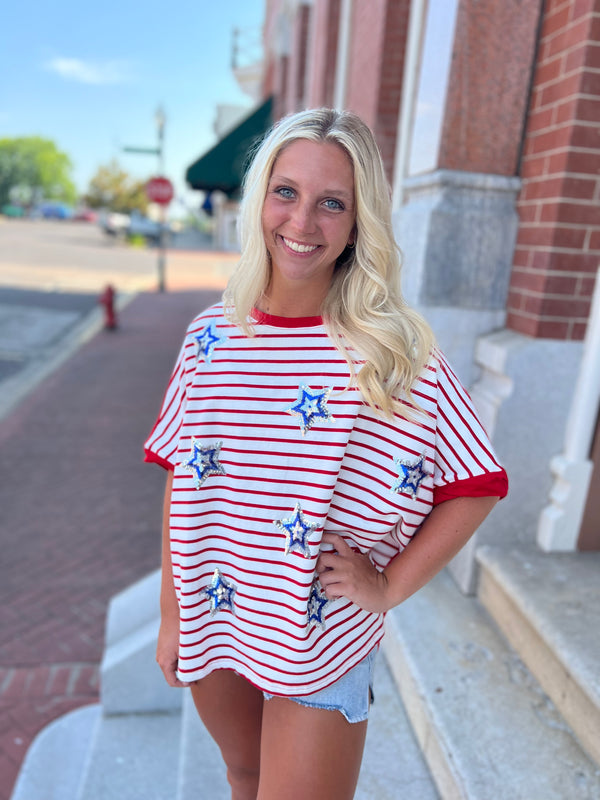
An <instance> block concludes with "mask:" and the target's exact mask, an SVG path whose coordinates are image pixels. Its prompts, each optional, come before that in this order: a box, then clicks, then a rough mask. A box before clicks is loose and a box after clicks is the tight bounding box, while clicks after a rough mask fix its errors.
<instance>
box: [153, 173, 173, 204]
mask: <svg viewBox="0 0 600 800" xmlns="http://www.w3.org/2000/svg"><path fill="white" fill-rule="evenodd" d="M173 194H174V192H173V184H172V183H171V181H170V180H169V179H168V178H163V177H160V176H159V177H157V178H150V180H149V181H148V183H147V184H146V195H147V197H148V200H150V202H151V203H158V205H160V206H168V205H169V203H170V202H171V200H172V199H173Z"/></svg>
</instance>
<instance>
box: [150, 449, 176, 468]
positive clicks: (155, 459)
mask: <svg viewBox="0 0 600 800" xmlns="http://www.w3.org/2000/svg"><path fill="white" fill-rule="evenodd" d="M144 461H146V462H148V463H149V464H158V465H159V466H161V467H164V468H165V469H167V470H169V471H170V472H173V470H174V469H175V465H174V464H171V462H170V461H167V459H166V458H161V456H157V455H156V453H153V452H152V451H151V450H144Z"/></svg>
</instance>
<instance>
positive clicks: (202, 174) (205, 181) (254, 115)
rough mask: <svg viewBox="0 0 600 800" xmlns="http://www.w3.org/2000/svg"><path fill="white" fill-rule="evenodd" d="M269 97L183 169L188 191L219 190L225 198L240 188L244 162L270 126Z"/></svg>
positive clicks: (270, 101) (271, 102)
mask: <svg viewBox="0 0 600 800" xmlns="http://www.w3.org/2000/svg"><path fill="white" fill-rule="evenodd" d="M272 107H273V98H272V97H270V98H269V99H268V100H266V101H265V102H264V103H263V104H262V105H260V106H258V108H256V109H254V111H252V112H251V113H250V114H249V115H248V116H247V117H245V118H244V119H243V120H242V121H241V122H240V123H239V125H236V127H235V128H233V129H232V130H230V131H229V133H228V134H226V135H225V136H224V137H223V138H222V139H221V140H220V141H219V142H217V144H216V145H215V146H214V147H213V148H212V149H211V150H209V151H208V152H207V153H205V154H204V155H203V156H201V157H200V158H199V159H198V160H197V161H194V163H193V164H192V165H191V166H189V167H188V168H187V171H186V173H185V179H186V181H187V183H188V184H189V186H190V187H191V188H192V189H202V190H203V191H206V192H211V191H214V190H215V189H220V190H221V191H222V192H225V194H227V195H228V196H229V197H231V196H233V195H235V193H236V192H237V191H238V190H239V188H240V186H241V185H242V178H243V176H244V170H245V168H246V166H247V163H246V160H247V157H248V153H249V150H250V148H251V147H252V145H254V144H255V143H256V142H257V141H258V140H259V139H260V138H261V137H262V136H264V134H265V133H266V132H267V130H268V129H269V128H270V127H271V125H272V122H273V120H272Z"/></svg>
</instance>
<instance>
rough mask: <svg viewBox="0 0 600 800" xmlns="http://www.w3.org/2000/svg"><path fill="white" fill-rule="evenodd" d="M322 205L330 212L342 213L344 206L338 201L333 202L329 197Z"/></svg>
mask: <svg viewBox="0 0 600 800" xmlns="http://www.w3.org/2000/svg"><path fill="white" fill-rule="evenodd" d="M324 205H325V206H326V207H327V208H329V209H331V211H343V210H344V206H343V205H342V203H340V201H339V200H334V199H333V198H332V197H330V198H329V199H328V200H325V203H324Z"/></svg>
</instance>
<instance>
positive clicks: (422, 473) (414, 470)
mask: <svg viewBox="0 0 600 800" xmlns="http://www.w3.org/2000/svg"><path fill="white" fill-rule="evenodd" d="M426 455H427V454H426V453H423V454H422V455H421V457H420V458H418V459H417V460H416V461H403V460H402V459H400V458H398V457H397V456H395V457H394V463H395V464H396V466H397V467H399V468H400V469H399V471H400V474H399V476H398V477H397V478H396V480H395V481H394V483H393V484H392V491H393V492H398V493H399V494H409V495H410V496H411V497H412V499H413V500H414V499H415V498H416V496H417V492H418V490H419V487H420V486H421V484H422V483H423V481H424V480H425V478H427V477H428V476H429V475H430V474H431V473H429V472H427V470H426V469H425V459H426Z"/></svg>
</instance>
